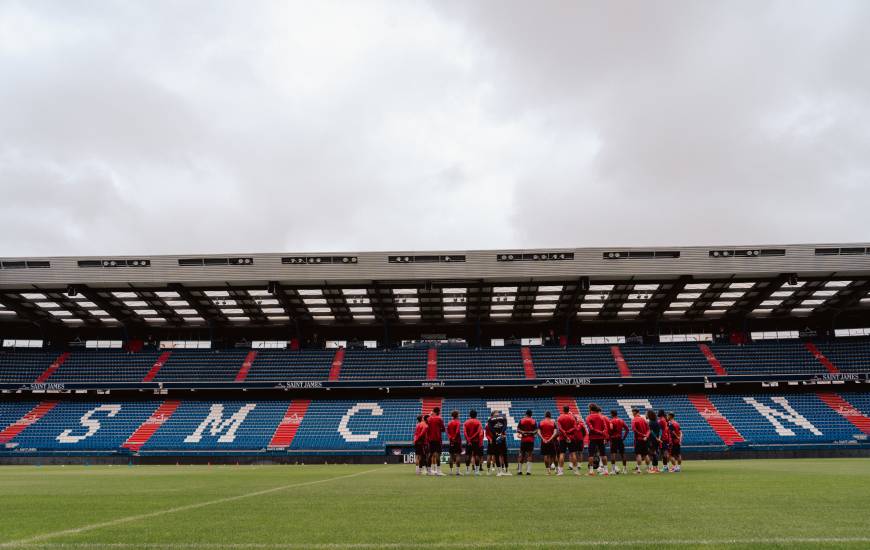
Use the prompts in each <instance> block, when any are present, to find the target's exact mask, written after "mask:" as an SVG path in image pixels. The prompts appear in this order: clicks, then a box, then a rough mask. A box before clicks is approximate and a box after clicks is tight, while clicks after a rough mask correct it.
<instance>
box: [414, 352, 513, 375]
mask: <svg viewBox="0 0 870 550" xmlns="http://www.w3.org/2000/svg"><path fill="white" fill-rule="evenodd" d="M424 365H425V362H424ZM525 376H526V374H525V370H524V369H523V358H522V355H521V354H520V348H484V349H479V350H471V349H449V348H445V349H439V350H438V378H439V379H440V380H457V379H484V378H489V379H495V378H525ZM423 378H424V379H425V371H424V373H423Z"/></svg>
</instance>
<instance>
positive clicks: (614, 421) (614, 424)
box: [610, 418, 628, 441]
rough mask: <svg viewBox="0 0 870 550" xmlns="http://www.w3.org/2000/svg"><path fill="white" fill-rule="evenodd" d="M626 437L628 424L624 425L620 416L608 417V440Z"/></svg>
mask: <svg viewBox="0 0 870 550" xmlns="http://www.w3.org/2000/svg"><path fill="white" fill-rule="evenodd" d="M626 437H628V426H626V425H625V420H623V419H621V418H611V419H610V440H611V441H619V440H623V439H625V438H626Z"/></svg>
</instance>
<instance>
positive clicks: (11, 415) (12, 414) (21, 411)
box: [0, 401, 36, 430]
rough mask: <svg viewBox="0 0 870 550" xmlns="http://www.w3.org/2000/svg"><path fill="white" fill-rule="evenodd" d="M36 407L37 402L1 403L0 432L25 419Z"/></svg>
mask: <svg viewBox="0 0 870 550" xmlns="http://www.w3.org/2000/svg"><path fill="white" fill-rule="evenodd" d="M35 406H36V402H35V401H23V402H18V401H12V402H9V401H0V430H3V429H5V428H6V427H7V426H9V425H10V424H12V423H13V422H15V421H17V420H18V419H20V418H21V417H23V416H24V415H25V414H27V413H28V412H30V410H31V409H33V407H35Z"/></svg>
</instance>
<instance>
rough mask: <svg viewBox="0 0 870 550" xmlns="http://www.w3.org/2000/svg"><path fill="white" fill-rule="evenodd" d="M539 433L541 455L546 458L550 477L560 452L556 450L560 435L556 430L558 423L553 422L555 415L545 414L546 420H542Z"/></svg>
mask: <svg viewBox="0 0 870 550" xmlns="http://www.w3.org/2000/svg"><path fill="white" fill-rule="evenodd" d="M538 433H539V434H540V436H541V455H542V456H543V457H544V466H546V467H547V475H550V473H551V470H552V468H553V466H555V465H556V460H557V458H558V456H559V450H558V449H557V448H556V445H557V444H558V439H557V438H558V436H559V433H558V431H557V430H556V422H555V421H553V415H552V413H550V411H547V412H545V413H544V419H543V420H541V423H540V425H539V426H538Z"/></svg>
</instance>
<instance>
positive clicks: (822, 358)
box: [804, 342, 840, 374]
mask: <svg viewBox="0 0 870 550" xmlns="http://www.w3.org/2000/svg"><path fill="white" fill-rule="evenodd" d="M804 346H805V347H806V348H807V351H808V352H810V354H811V355H812V356H813V357H815V358H816V359H818V361H819V363H821V364H822V365H824V367H825V368H826V369H827V370H828V372H830V373H832V374H836V373H838V372H840V371H839V369H837V367H835V366H834V364H833V363H831V362H830V361H829V360H828V358H827V357H825V354H823V353H822V352H821V351H819V348H817V347H816V345H815V344H813V343H812V342H806V343H805V344H804Z"/></svg>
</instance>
